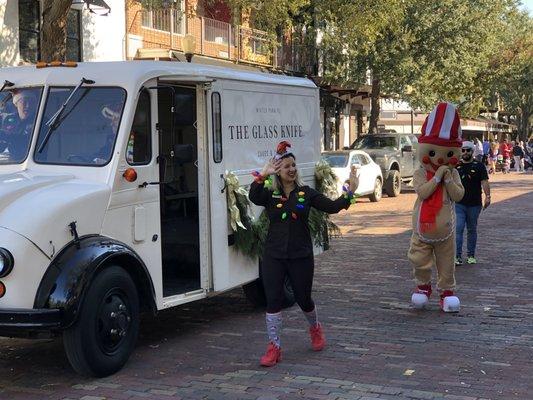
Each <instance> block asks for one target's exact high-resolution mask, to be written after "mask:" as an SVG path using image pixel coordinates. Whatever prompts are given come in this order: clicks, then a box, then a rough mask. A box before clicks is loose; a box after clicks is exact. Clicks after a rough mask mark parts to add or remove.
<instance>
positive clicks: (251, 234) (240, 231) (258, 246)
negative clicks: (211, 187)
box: [225, 161, 340, 258]
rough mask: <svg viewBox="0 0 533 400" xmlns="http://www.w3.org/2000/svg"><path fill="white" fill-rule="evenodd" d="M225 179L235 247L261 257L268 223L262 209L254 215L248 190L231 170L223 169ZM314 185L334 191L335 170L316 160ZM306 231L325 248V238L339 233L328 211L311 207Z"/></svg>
mask: <svg viewBox="0 0 533 400" xmlns="http://www.w3.org/2000/svg"><path fill="white" fill-rule="evenodd" d="M269 179H270V178H269ZM269 179H267V180H266V181H265V186H266V187H269V186H270V185H271V181H270V180H269ZM225 181H226V187H227V192H226V195H227V204H228V216H229V220H230V225H231V229H232V230H233V235H234V238H235V242H234V246H235V249H236V250H237V251H239V252H241V253H242V254H244V255H246V256H248V257H251V258H257V257H261V256H262V254H263V246H264V243H265V240H266V236H267V232H268V224H269V221H268V218H267V216H266V213H265V212H262V213H261V215H260V216H259V218H257V219H255V218H254V215H253V213H252V208H251V205H250V200H248V192H247V191H246V189H244V188H243V187H241V186H240V185H239V179H238V178H237V176H236V175H235V174H234V173H233V172H226V176H225ZM315 188H316V190H318V191H319V192H320V193H322V194H324V195H326V196H335V195H336V177H335V174H334V173H333V171H332V170H331V167H330V166H329V164H327V163H326V162H324V161H321V162H319V163H317V164H316V168H315ZM309 231H310V233H311V238H312V239H313V242H314V244H315V245H316V246H320V247H322V248H324V249H325V250H326V249H327V248H328V247H329V239H330V238H331V237H335V236H339V235H340V230H339V228H338V227H337V225H335V224H334V223H333V222H332V221H331V220H330V217H329V214H327V213H324V212H321V211H318V210H315V209H314V208H311V210H310V212H309Z"/></svg>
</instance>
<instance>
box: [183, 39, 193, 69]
mask: <svg viewBox="0 0 533 400" xmlns="http://www.w3.org/2000/svg"><path fill="white" fill-rule="evenodd" d="M195 50H196V38H195V37H194V36H193V35H191V34H190V33H188V34H187V35H185V36H184V37H183V52H184V53H185V58H186V60H187V62H191V60H192V56H193V55H194V52H195Z"/></svg>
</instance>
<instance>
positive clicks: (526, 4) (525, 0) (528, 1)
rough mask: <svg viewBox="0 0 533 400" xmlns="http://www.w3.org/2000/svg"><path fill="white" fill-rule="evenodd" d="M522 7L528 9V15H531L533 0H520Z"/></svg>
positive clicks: (532, 12)
mask: <svg viewBox="0 0 533 400" xmlns="http://www.w3.org/2000/svg"><path fill="white" fill-rule="evenodd" d="M522 8H523V9H525V10H528V11H529V15H533V0H522Z"/></svg>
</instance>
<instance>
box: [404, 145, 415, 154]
mask: <svg viewBox="0 0 533 400" xmlns="http://www.w3.org/2000/svg"><path fill="white" fill-rule="evenodd" d="M402 151H408V152H411V151H413V146H411V145H407V146H403V147H402Z"/></svg>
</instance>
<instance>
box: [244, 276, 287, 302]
mask: <svg viewBox="0 0 533 400" xmlns="http://www.w3.org/2000/svg"><path fill="white" fill-rule="evenodd" d="M242 290H243V292H244V295H245V296H246V298H247V299H248V301H249V302H250V303H252V305H253V306H254V307H258V308H265V307H266V305H267V301H266V295H265V288H264V287H263V281H262V280H261V278H258V279H256V280H255V281H252V282H250V283H247V284H246V285H244V286H243V287H242ZM283 292H284V295H285V297H284V299H283V308H288V307H291V306H293V305H294V303H295V302H296V301H295V300H294V293H293V291H292V286H291V282H290V281H289V278H288V277H285V284H284V286H283Z"/></svg>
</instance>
